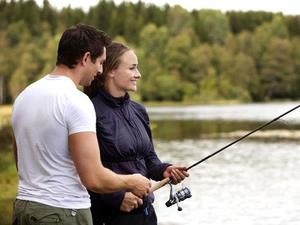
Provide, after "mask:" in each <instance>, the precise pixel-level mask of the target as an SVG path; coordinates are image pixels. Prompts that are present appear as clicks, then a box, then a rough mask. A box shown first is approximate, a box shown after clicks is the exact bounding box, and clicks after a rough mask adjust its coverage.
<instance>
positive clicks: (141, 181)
mask: <svg viewBox="0 0 300 225" xmlns="http://www.w3.org/2000/svg"><path fill="white" fill-rule="evenodd" d="M110 42H111V40H110V39H109V38H108V37H107V36H106V34H105V33H104V32H102V31H99V30H96V29H95V28H93V27H90V26H87V25H82V24H80V25H77V26H75V27H71V28H69V29H67V30H66V31H65V32H64V33H63V35H62V37H61V39H60V42H59V45H58V52H57V62H56V68H55V69H54V71H53V72H52V73H50V74H48V75H47V76H45V77H44V78H42V79H40V80H38V81H36V82H34V83H33V84H31V85H29V86H28V87H27V88H26V89H25V90H24V91H23V92H22V93H21V94H20V95H19V96H18V97H17V99H16V100H15V103H14V107H13V115H12V125H13V131H14V137H15V140H14V146H15V147H14V154H15V159H16V165H17V169H18V174H19V186H18V194H17V198H16V202H15V205H14V215H13V224H52V223H55V224H57V223H58V224H59V223H61V224H66V225H68V224H70V225H71V224H72V225H74V224H85V225H91V224H92V219H91V214H90V210H89V207H90V198H89V195H88V193H87V190H86V188H88V189H90V190H93V191H95V192H102V193H107V192H113V191H118V190H122V189H127V190H130V191H132V192H133V193H134V194H135V195H137V196H139V197H141V198H142V197H144V196H145V195H147V194H148V193H149V189H150V181H149V180H148V179H146V178H145V177H143V176H141V175H138V174H134V175H117V174H115V173H113V172H112V171H110V170H108V169H106V168H104V167H103V165H102V164H101V160H100V154H99V147H98V142H97V137H96V128H95V125H96V117H95V111H94V108H93V105H92V103H91V102H90V100H89V99H88V97H87V96H86V95H85V94H83V93H82V92H80V91H79V90H77V88H76V86H78V85H81V86H88V85H90V83H91V81H92V80H93V79H94V77H95V76H96V75H97V73H102V70H103V68H102V65H103V62H104V61H105V58H106V48H105V46H107V45H108V44H109V43H110Z"/></svg>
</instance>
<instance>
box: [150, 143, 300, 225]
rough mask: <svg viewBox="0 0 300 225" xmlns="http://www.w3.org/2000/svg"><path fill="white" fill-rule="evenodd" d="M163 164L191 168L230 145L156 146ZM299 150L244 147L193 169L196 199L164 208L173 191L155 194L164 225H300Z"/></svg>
mask: <svg viewBox="0 0 300 225" xmlns="http://www.w3.org/2000/svg"><path fill="white" fill-rule="evenodd" d="M155 143H156V149H157V152H158V154H159V155H160V157H161V158H162V160H165V161H172V162H173V163H179V164H184V165H191V164H192V163H194V162H195V161H197V160H199V159H201V158H204V157H205V156H206V155H208V154H210V153H212V152H213V151H215V150H216V149H219V148H221V147H222V146H224V145H226V144H227V143H228V140H224V139H223V140H211V139H209V140H184V141H177V140H173V141H165V140H164V141H163V140H155ZM299 151H300V146H299V142H297V141H293V142H292V141H289V142H277V143H272V142H262V141H259V142H257V141H245V142H242V143H239V144H237V145H235V146H233V147H231V148H230V149H228V150H226V151H224V152H222V153H220V154H219V155H216V156H215V157H213V158H211V159H209V160H208V161H207V162H204V163H203V164H200V165H199V166H197V167H195V168H193V169H192V170H191V171H190V173H191V178H189V179H188V180H187V181H186V182H185V185H187V186H189V187H190V188H191V190H192V194H193V197H192V198H191V199H187V200H186V201H185V202H182V204H181V206H182V207H183V211H182V212H177V210H176V206H172V207H171V208H167V207H165V205H164V203H165V202H166V201H167V200H168V194H169V193H168V189H167V188H166V187H164V188H162V189H160V190H158V191H157V193H156V203H155V207H156V209H157V214H158V218H159V223H160V225H167V224H174V225H175V224H186V225H196V224H210V225H221V224H222V225H235V224H236V225H240V224H246V225H248V224H249V225H256V224H257V225H261V224H264V225H277V224H285V225H292V224H300V214H299V211H300V203H299V202H300V192H299V188H300V182H299V180H300V170H299V169H298V167H299V164H300V154H299V153H300V152H299Z"/></svg>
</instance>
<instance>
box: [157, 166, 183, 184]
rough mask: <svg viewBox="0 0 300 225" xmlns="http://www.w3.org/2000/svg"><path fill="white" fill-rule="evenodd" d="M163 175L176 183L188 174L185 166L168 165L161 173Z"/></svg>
mask: <svg viewBox="0 0 300 225" xmlns="http://www.w3.org/2000/svg"><path fill="white" fill-rule="evenodd" d="M163 176H164V177H165V178H166V177H170V179H171V180H172V183H173V184H178V183H180V182H181V181H183V180H184V178H186V177H188V176H189V173H188V172H186V167H183V166H168V167H167V168H166V170H165V171H164V173H163Z"/></svg>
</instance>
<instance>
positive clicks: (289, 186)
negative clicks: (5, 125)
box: [0, 102, 300, 225]
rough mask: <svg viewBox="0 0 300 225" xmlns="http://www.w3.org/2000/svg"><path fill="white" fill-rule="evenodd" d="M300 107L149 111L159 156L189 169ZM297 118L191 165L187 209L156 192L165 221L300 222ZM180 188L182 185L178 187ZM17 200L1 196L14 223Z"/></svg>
mask: <svg viewBox="0 0 300 225" xmlns="http://www.w3.org/2000/svg"><path fill="white" fill-rule="evenodd" d="M298 104H300V102H285V103H264V104H242V105H227V106H217V105H209V106H188V107H149V108H147V111H148V112H149V116H150V118H151V126H152V129H153V136H154V145H155V149H156V152H157V154H158V155H159V157H160V159H161V160H162V161H166V162H171V163H173V164H180V165H184V166H190V165H192V164H193V163H195V162H197V161H198V160H200V159H202V158H204V157H205V156H207V155H209V154H211V153H213V152H215V151H217V150H218V149H220V148H222V147H223V146H225V145H227V144H228V143H230V142H232V141H234V140H235V139H237V138H239V137H241V136H242V135H245V134H246V133H247V132H249V131H251V130H253V129H255V128H256V127H259V126H261V125H262V124H263V123H265V122H267V121H269V120H272V119H273V118H275V117H277V116H279V115H280V114H282V113H284V112H285V111H287V110H289V109H291V108H293V107H295V106H296V105H298ZM299 115H300V109H297V110H296V111H294V112H292V113H290V114H289V115H287V116H286V117H284V118H282V119H281V120H280V121H277V122H275V123H273V124H272V125H270V126H268V127H267V128H265V129H264V130H263V131H259V132H257V133H255V134H253V135H251V136H250V137H249V138H247V139H245V140H243V141H241V142H239V143H237V144H235V145H233V146H231V147H229V148H228V149H226V150H225V151H223V152H221V153H220V154H217V155H215V156H214V157H212V158H210V159H209V160H207V161H205V162H203V163H201V164H199V165H198V166H196V167H194V168H192V169H191V170H190V171H189V172H190V175H191V176H190V178H188V179H186V180H185V182H184V183H183V185H184V186H187V187H189V188H190V190H191V192H192V197H191V198H189V199H186V200H185V201H183V202H180V206H181V207H182V208H183V210H182V211H180V212H179V211H177V206H176V205H173V206H171V207H169V208H168V207H166V206H165V202H166V201H167V200H168V198H169V188H168V186H165V187H163V188H161V189H159V190H157V191H156V192H155V194H156V201H155V204H154V206H155V208H156V211H157V215H158V221H159V225H183V224H184V225H201V224H205V225H208V224H209V225H299V224H300V191H299V190H300V169H299V165H300V116H299ZM0 137H1V136H0ZM0 142H1V143H3V140H0ZM4 153H5V152H4ZM4 153H3V152H2V153H1V151H0V154H1V155H0V159H5V157H3V156H4V155H3V154H4ZM6 158H7V157H6ZM10 158H11V160H12V156H10ZM13 166H14V164H13V163H12V162H11V165H10V167H12V168H13ZM0 169H1V167H0ZM3 171H4V170H3ZM0 172H1V171H0ZM0 174H2V173H0ZM3 175H5V174H3ZM9 176H10V177H11V175H9ZM6 179H7V178H6ZM5 182H6V181H5ZM6 183H7V182H6ZM12 188H13V190H14V188H15V187H12ZM181 188H182V186H181V184H180V185H176V186H175V187H174V189H175V191H177V190H179V189H181ZM9 196H12V194H10V195H9ZM12 201H13V198H10V199H7V198H3V196H1V195H0V203H2V204H0V206H1V209H0V218H1V219H0V221H1V222H2V223H1V224H10V213H11V203H12ZM4 218H5V219H4ZM4 221H5V222H4Z"/></svg>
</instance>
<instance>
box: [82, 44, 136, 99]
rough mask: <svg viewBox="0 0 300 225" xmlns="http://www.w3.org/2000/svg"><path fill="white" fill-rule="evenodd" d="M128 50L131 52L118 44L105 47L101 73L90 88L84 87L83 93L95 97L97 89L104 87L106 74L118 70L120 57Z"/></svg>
mask: <svg viewBox="0 0 300 225" xmlns="http://www.w3.org/2000/svg"><path fill="white" fill-rule="evenodd" d="M129 50H131V49H130V48H129V47H127V46H125V45H123V44H122V43H118V42H112V43H111V44H110V45H109V46H107V47H106V60H105V62H104V64H103V73H102V74H98V75H97V76H96V77H95V79H94V80H93V81H92V83H91V85H90V86H88V87H84V93H86V94H87V95H88V96H89V97H90V98H92V97H94V96H96V94H97V91H98V89H99V88H103V87H104V84H105V80H106V77H107V75H108V73H109V72H111V71H112V70H115V69H117V68H118V66H119V65H120V62H121V60H120V58H121V56H122V55H123V54H124V53H125V52H127V51H129Z"/></svg>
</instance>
